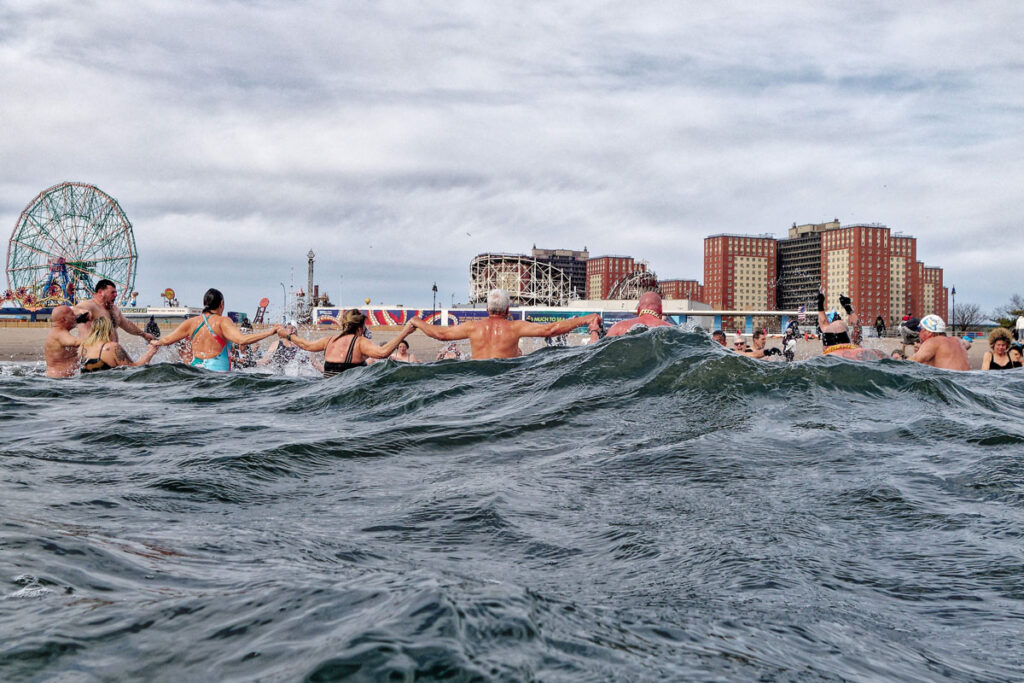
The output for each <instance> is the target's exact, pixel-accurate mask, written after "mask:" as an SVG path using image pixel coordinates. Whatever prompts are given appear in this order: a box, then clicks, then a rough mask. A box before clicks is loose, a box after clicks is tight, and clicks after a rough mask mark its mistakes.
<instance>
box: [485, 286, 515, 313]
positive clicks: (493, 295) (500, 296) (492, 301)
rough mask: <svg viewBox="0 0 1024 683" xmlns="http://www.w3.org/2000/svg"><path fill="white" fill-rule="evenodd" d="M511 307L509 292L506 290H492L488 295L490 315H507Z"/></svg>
mask: <svg viewBox="0 0 1024 683" xmlns="http://www.w3.org/2000/svg"><path fill="white" fill-rule="evenodd" d="M510 305H511V304H510V303H509V299H508V292H506V291H505V290H504V289H492V290H491V291H490V292H488V293H487V312H488V313H505V312H506V311H508V309H509V306H510Z"/></svg>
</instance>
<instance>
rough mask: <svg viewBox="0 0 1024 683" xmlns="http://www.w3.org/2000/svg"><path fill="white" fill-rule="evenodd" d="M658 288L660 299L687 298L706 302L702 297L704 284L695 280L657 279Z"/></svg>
mask: <svg viewBox="0 0 1024 683" xmlns="http://www.w3.org/2000/svg"><path fill="white" fill-rule="evenodd" d="M658 290H659V291H660V292H661V298H662V299H688V300H689V301H700V302H702V303H707V301H705V299H704V285H702V284H701V283H699V282H697V281H696V280H659V281H658Z"/></svg>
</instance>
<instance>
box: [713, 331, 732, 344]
mask: <svg viewBox="0 0 1024 683" xmlns="http://www.w3.org/2000/svg"><path fill="white" fill-rule="evenodd" d="M711 338H712V339H713V340H714V341H716V342H718V343H719V344H721V345H722V346H726V347H727V346H729V343H728V341H727V340H726V338H725V332H722V331H721V330H715V331H714V332H712V333H711Z"/></svg>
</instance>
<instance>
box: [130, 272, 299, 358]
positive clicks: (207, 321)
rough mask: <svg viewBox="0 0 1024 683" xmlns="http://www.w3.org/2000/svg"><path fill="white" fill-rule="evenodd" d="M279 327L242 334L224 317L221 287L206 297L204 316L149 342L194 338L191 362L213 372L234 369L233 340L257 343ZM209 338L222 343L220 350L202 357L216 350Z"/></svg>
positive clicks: (153, 343)
mask: <svg viewBox="0 0 1024 683" xmlns="http://www.w3.org/2000/svg"><path fill="white" fill-rule="evenodd" d="M280 327H281V326H280V325H275V326H274V327H273V328H271V329H269V330H264V331H263V332H257V333H255V334H242V332H241V330H239V329H238V326H237V325H235V323H234V322H233V321H232V320H231V318H226V317H224V295H223V294H221V293H220V291H219V290H216V289H208V290H206V294H205V295H204V296H203V313H202V315H197V316H195V317H193V318H189V319H188V320H186V321H185V322H183V323H182V324H181V325H179V326H178V329H176V330H174V332H171V333H170V334H168V335H167V336H166V337H163V338H161V339H154V340H153V341H151V342H150V344H152V345H153V346H168V345H169V344H173V343H175V342H177V341H180V340H182V339H185V338H186V337H188V338H189V339H190V340H191V341H192V362H191V363H190V364H191V365H192V367H196V368H203V369H206V370H212V371H213V372H227V371H229V370H230V369H231V344H232V343H234V344H255V343H256V342H258V341H262V340H264V339H266V338H267V337H271V336H273V335H275V334H277V331H278V329H280ZM200 332H201V333H202V334H200ZM208 337H209V338H212V340H213V341H214V342H216V343H217V345H219V346H220V351H218V352H216V354H215V355H212V356H210V357H209V358H203V356H204V355H207V354H210V353H212V352H213V351H214V349H210V348H208V347H209V346H210V343H209V342H208V341H207V338H208Z"/></svg>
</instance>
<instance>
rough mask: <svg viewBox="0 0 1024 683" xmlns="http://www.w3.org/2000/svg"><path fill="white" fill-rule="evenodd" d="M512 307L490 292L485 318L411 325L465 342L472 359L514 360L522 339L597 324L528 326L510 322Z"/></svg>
mask: <svg viewBox="0 0 1024 683" xmlns="http://www.w3.org/2000/svg"><path fill="white" fill-rule="evenodd" d="M510 308H511V302H510V301H509V297H508V292H506V291H505V290H504V289H492V290H491V291H490V292H489V293H488V294H487V318H486V319H484V320H470V321H469V322H464V323H462V324H460V325H455V326H454V327H439V326H437V325H431V324H429V323H425V322H423V320H421V319H420V318H419V316H417V317H415V318H413V319H412V320H411V321H410V322H412V324H413V325H414V326H415V327H416V328H417V329H419V330H420V331H421V332H423V334H425V335H427V336H428V337H430V338H432V339H437V340H439V341H456V340H459V339H468V340H469V346H470V349H471V352H472V354H473V358H474V359H475V360H485V359H488V358H515V357H517V356H521V355H522V352H521V351H520V350H519V340H520V339H522V338H523V337H555V336H557V335H560V334H566V333H568V332H572V331H573V330H575V329H576V328H577V327H582V326H583V325H588V324H590V323H599V322H600V320H601V316H599V315H598V314H597V313H591V314H590V315H582V316H577V317H575V318H567V319H565V320H559V321H558V322H554V323H547V324H541V323H531V322H526V321H525V320H509V319H508V312H509V309H510Z"/></svg>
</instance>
